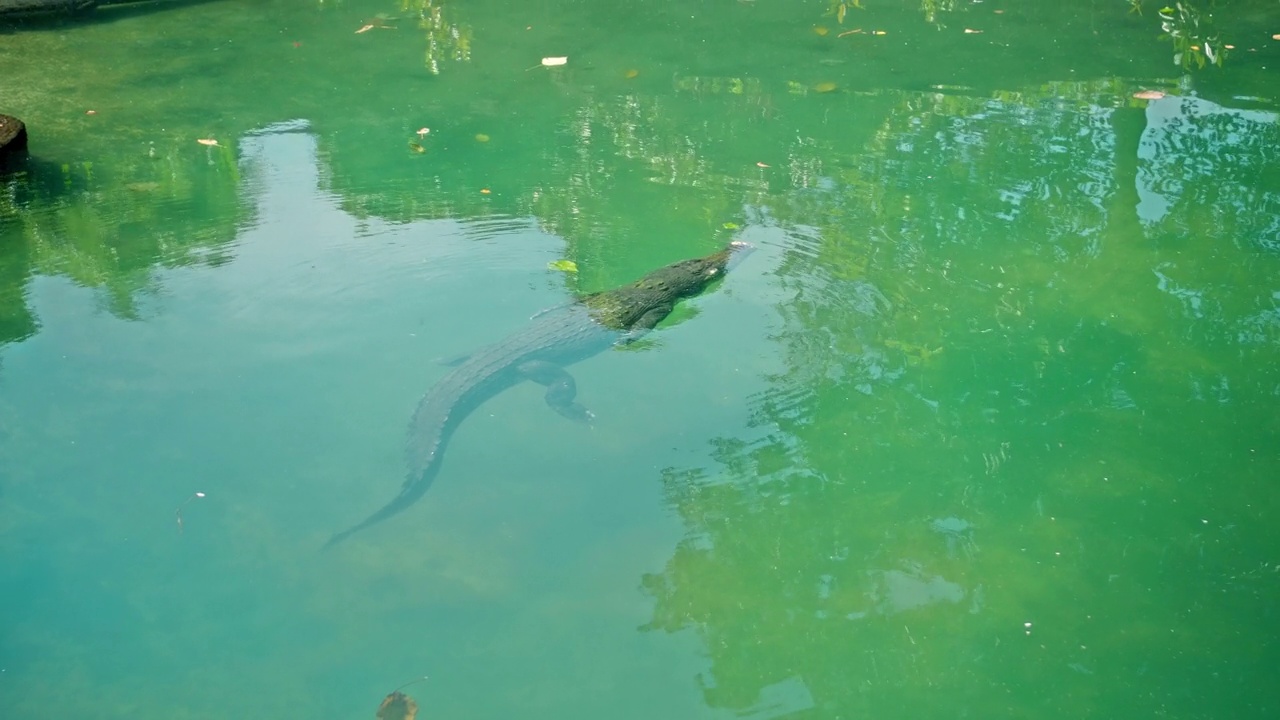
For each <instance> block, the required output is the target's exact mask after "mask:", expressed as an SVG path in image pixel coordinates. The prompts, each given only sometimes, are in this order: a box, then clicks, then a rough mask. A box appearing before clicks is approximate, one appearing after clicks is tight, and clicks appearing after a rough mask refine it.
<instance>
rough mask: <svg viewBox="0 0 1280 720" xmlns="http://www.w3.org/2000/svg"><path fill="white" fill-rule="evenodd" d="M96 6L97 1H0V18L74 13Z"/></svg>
mask: <svg viewBox="0 0 1280 720" xmlns="http://www.w3.org/2000/svg"><path fill="white" fill-rule="evenodd" d="M97 4H98V0H0V17H5V16H14V17H26V16H31V15H53V14H58V13H74V12H80V11H81V10H88V9H89V8H92V7H93V6H95V5H97Z"/></svg>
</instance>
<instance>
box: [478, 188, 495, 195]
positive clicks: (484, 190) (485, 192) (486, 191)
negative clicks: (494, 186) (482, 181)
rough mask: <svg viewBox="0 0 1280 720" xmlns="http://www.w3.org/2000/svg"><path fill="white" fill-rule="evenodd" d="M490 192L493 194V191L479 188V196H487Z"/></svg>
mask: <svg viewBox="0 0 1280 720" xmlns="http://www.w3.org/2000/svg"><path fill="white" fill-rule="evenodd" d="M491 192H493V191H492V190H490V189H489V188H480V194H481V195H488V194H489V193H491Z"/></svg>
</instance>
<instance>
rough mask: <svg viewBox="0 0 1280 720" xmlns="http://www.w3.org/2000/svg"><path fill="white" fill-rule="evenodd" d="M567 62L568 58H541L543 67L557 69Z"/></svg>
mask: <svg viewBox="0 0 1280 720" xmlns="http://www.w3.org/2000/svg"><path fill="white" fill-rule="evenodd" d="M567 62H569V58H568V57H544V58H542V66H543V67H559V66H561V65H564V64H565V63H567Z"/></svg>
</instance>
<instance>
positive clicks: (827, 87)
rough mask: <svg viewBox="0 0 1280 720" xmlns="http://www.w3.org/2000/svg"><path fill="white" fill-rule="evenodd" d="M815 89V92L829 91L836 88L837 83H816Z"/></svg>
mask: <svg viewBox="0 0 1280 720" xmlns="http://www.w3.org/2000/svg"><path fill="white" fill-rule="evenodd" d="M813 89H814V91H815V92H820V93H829V92H831V91H833V90H835V89H836V84H835V83H833V82H820V83H818V84H817V85H814V86H813Z"/></svg>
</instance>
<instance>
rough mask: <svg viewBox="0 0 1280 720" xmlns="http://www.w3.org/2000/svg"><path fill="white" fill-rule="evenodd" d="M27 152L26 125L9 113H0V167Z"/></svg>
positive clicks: (23, 155)
mask: <svg viewBox="0 0 1280 720" xmlns="http://www.w3.org/2000/svg"><path fill="white" fill-rule="evenodd" d="M26 154H27V126H26V125H23V124H22V121H21V120H19V119H18V118H16V117H12V116H10V115H0V168H3V167H4V166H5V165H7V164H8V163H9V162H10V161H11V160H14V159H17V158H21V157H25V156H26Z"/></svg>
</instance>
